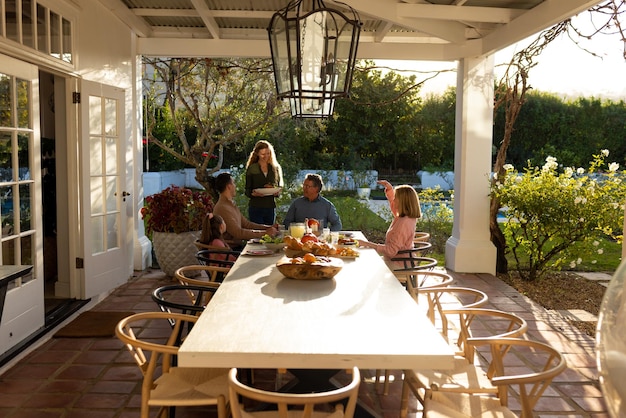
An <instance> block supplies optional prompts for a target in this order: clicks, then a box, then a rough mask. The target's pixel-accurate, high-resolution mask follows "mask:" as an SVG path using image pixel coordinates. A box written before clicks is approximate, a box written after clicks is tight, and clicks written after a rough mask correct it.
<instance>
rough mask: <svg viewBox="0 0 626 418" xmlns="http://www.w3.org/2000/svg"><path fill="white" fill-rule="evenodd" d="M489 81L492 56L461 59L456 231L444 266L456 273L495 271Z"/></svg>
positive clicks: (491, 73)
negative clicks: (490, 180) (490, 212)
mask: <svg viewBox="0 0 626 418" xmlns="http://www.w3.org/2000/svg"><path fill="white" fill-rule="evenodd" d="M493 83H494V75H493V55H490V56H481V57H474V58H466V59H462V60H460V61H459V66H458V70H457V94H456V121H455V132H456V133H455V150H454V227H453V229H452V236H451V237H450V238H449V239H448V242H447V243H446V267H447V268H449V269H451V270H454V271H456V272H459V273H490V274H495V272H496V248H495V246H494V245H493V244H492V243H491V240H490V239H489V175H490V173H491V155H492V142H493V141H492V136H493V100H494V84H493Z"/></svg>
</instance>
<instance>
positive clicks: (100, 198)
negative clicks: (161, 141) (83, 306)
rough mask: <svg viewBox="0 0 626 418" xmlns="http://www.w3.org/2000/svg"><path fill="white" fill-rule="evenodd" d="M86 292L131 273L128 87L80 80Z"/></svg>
mask: <svg viewBox="0 0 626 418" xmlns="http://www.w3.org/2000/svg"><path fill="white" fill-rule="evenodd" d="M80 103H81V104H80V109H81V117H80V119H81V121H82V125H81V136H80V137H81V164H82V166H81V180H82V181H81V183H82V184H81V188H82V190H81V196H82V204H81V226H82V228H81V229H82V232H83V233H82V234H81V235H82V240H83V246H84V249H83V257H84V259H83V267H84V280H85V283H84V286H83V292H84V295H83V297H85V298H89V297H92V296H95V295H98V294H100V293H102V292H106V291H109V290H111V289H113V288H115V287H116V286H118V285H120V284H122V283H125V282H126V281H127V279H128V261H127V254H128V251H129V250H131V248H129V246H130V245H131V243H129V242H128V241H127V225H128V218H127V212H128V211H127V210H126V205H132V202H131V201H130V199H128V198H127V197H126V196H127V194H126V191H125V190H124V185H125V184H126V179H125V165H126V158H125V156H126V153H125V137H124V132H125V123H124V117H125V109H124V108H125V105H124V104H125V100H124V90H122V89H119V88H115V87H111V86H105V85H102V84H98V83H93V82H87V81H82V82H81V99H80Z"/></svg>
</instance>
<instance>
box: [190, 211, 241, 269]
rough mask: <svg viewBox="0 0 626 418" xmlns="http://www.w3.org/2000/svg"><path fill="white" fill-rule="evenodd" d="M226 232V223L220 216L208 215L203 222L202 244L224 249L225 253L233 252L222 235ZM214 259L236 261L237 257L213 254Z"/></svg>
mask: <svg viewBox="0 0 626 418" xmlns="http://www.w3.org/2000/svg"><path fill="white" fill-rule="evenodd" d="M224 231H226V223H225V222H224V219H223V218H222V217H221V216H220V215H214V214H212V213H209V214H207V215H206V216H205V217H204V220H203V221H202V235H201V236H200V240H199V241H200V243H202V244H206V245H210V246H212V247H222V248H224V250H225V251H232V249H231V248H230V247H229V246H228V244H226V242H225V241H224V238H223V237H222V234H224ZM212 258H214V259H215V260H228V261H235V260H236V259H237V257H235V256H234V255H227V254H213V255H212Z"/></svg>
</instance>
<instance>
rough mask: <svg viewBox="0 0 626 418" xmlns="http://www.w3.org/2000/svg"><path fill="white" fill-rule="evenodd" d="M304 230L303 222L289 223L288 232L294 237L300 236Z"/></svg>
mask: <svg viewBox="0 0 626 418" xmlns="http://www.w3.org/2000/svg"><path fill="white" fill-rule="evenodd" d="M305 232H306V227H305V226H304V222H294V223H292V224H289V234H290V235H291V236H292V237H294V238H298V239H300V238H302V237H303V236H304V233H305Z"/></svg>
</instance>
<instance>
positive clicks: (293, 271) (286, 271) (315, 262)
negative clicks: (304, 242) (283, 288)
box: [276, 253, 343, 280]
mask: <svg viewBox="0 0 626 418" xmlns="http://www.w3.org/2000/svg"><path fill="white" fill-rule="evenodd" d="M276 267H277V268H278V271H280V272H281V273H282V274H283V275H284V276H285V277H287V278H290V279H296V280H322V279H332V278H333V277H335V276H336V275H337V273H339V272H340V271H341V269H342V267H343V261H341V259H339V258H331V257H325V256H316V255H313V254H312V253H306V254H304V255H303V256H302V257H283V258H281V259H280V260H278V262H277V263H276Z"/></svg>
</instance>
